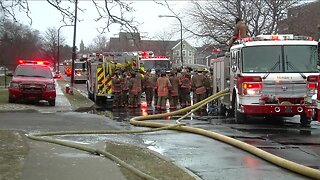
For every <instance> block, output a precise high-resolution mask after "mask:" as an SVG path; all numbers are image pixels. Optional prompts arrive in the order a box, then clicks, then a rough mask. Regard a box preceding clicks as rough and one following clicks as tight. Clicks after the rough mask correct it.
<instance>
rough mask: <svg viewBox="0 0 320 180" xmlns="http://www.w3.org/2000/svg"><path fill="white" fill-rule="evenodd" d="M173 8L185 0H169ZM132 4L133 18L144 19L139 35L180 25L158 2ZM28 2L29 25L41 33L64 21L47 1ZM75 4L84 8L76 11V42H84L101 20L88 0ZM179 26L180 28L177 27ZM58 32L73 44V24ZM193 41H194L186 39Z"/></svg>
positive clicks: (25, 20) (22, 18)
mask: <svg viewBox="0 0 320 180" xmlns="http://www.w3.org/2000/svg"><path fill="white" fill-rule="evenodd" d="M169 2H170V4H171V5H172V8H173V9H174V10H175V12H180V11H182V10H183V9H185V8H186V7H187V6H186V5H187V4H188V1H169ZM133 3H134V4H133V7H134V9H135V10H136V12H135V13H133V14H132V16H133V17H135V19H136V20H138V21H139V22H141V23H143V24H142V25H141V26H139V30H140V32H141V35H142V36H143V37H144V36H146V37H149V38H153V37H155V36H156V34H159V33H160V34H162V33H163V32H166V31H168V32H171V31H172V29H175V30H176V29H177V28H179V27H180V24H179V21H178V20H177V19H175V18H159V17H158V15H173V14H172V13H171V12H170V11H169V10H167V9H166V8H165V7H162V6H160V5H157V4H156V3H154V2H153V1H134V2H133ZM29 6H30V10H31V18H32V25H31V27H32V28H34V29H37V30H39V31H40V32H41V33H43V32H45V31H46V29H47V28H48V27H53V26H54V27H56V28H57V29H58V28H59V27H60V26H61V25H63V23H62V22H60V20H61V15H60V13H59V12H58V11H57V10H55V9H54V8H53V7H52V6H50V4H48V3H47V2H46V1H31V0H30V1H29ZM78 6H79V7H80V8H82V9H84V8H85V9H86V11H85V12H84V13H83V12H81V11H78V18H79V19H81V22H78V23H77V35H76V36H77V40H76V44H77V46H79V44H80V41H81V40H83V42H84V44H85V46H87V45H89V44H90V43H91V42H92V39H93V38H94V37H96V36H97V35H98V34H99V32H98V31H97V28H98V27H101V26H103V22H95V21H94V18H96V17H97V16H96V15H97V13H96V10H95V8H94V6H93V4H92V2H91V1H82V0H80V1H79V4H78ZM19 20H20V21H21V22H22V23H23V24H28V23H30V20H29V19H28V18H27V17H26V16H25V15H24V14H20V15H19ZM178 30H179V29H178ZM119 31H120V27H119V26H117V25H113V26H111V29H110V32H107V33H106V34H105V35H106V36H107V37H108V38H110V37H115V36H118V33H119ZM60 33H61V35H63V36H64V37H65V38H66V44H68V45H70V46H72V40H73V27H71V26H70V27H68V26H67V27H63V28H61V30H60ZM179 38H180V34H179V33H177V34H176V35H175V36H174V37H173V39H172V40H176V39H179ZM188 41H189V42H190V43H191V44H192V45H195V42H193V41H192V40H188Z"/></svg>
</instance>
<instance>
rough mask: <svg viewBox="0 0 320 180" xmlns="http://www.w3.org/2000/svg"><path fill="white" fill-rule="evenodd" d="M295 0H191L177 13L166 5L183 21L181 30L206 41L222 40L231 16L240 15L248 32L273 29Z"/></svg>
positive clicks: (230, 26)
mask: <svg viewBox="0 0 320 180" xmlns="http://www.w3.org/2000/svg"><path fill="white" fill-rule="evenodd" d="M298 2H299V0H215V1H192V2H191V4H192V5H191V6H190V8H189V9H188V10H186V14H183V15H181V14H177V12H174V11H173V10H172V8H171V7H170V5H169V4H168V3H167V1H165V2H158V3H159V4H162V5H163V6H166V7H167V8H168V9H169V10H170V11H171V12H172V13H173V14H174V15H175V16H177V17H180V19H188V20H187V22H186V21H184V30H185V31H187V32H189V33H191V34H192V35H193V36H195V37H197V38H201V39H204V40H205V41H206V43H219V44H226V43H227V40H228V39H229V38H230V36H231V35H232V32H233V28H234V25H235V18H236V17H239V18H241V19H243V20H244V21H245V22H246V23H247V24H248V27H249V35H250V36H255V35H259V34H263V33H268V34H270V33H277V26H278V23H279V21H281V20H282V19H284V18H285V16H286V12H287V10H288V8H290V7H292V6H294V5H295V4H297V3H298Z"/></svg>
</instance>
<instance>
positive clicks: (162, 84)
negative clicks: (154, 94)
mask: <svg viewBox="0 0 320 180" xmlns="http://www.w3.org/2000/svg"><path fill="white" fill-rule="evenodd" d="M170 88H171V83H170V80H169V79H168V78H167V77H166V73H165V72H162V73H161V77H159V78H158V79H157V91H158V103H157V107H156V108H158V109H161V110H166V102H167V98H168V94H169V89H170Z"/></svg>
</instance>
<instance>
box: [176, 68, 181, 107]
mask: <svg viewBox="0 0 320 180" xmlns="http://www.w3.org/2000/svg"><path fill="white" fill-rule="evenodd" d="M181 71H182V69H181V68H177V78H178V79H179V82H180V80H181V78H182V72H181ZM178 94H179V97H178V101H179V104H180V106H181V101H182V100H181V87H180V84H179V88H178Z"/></svg>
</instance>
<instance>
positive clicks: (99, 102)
mask: <svg viewBox="0 0 320 180" xmlns="http://www.w3.org/2000/svg"><path fill="white" fill-rule="evenodd" d="M94 98H95V100H94V102H95V103H96V105H98V106H102V105H104V103H105V98H104V97H100V96H96V95H95V96H94Z"/></svg>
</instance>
